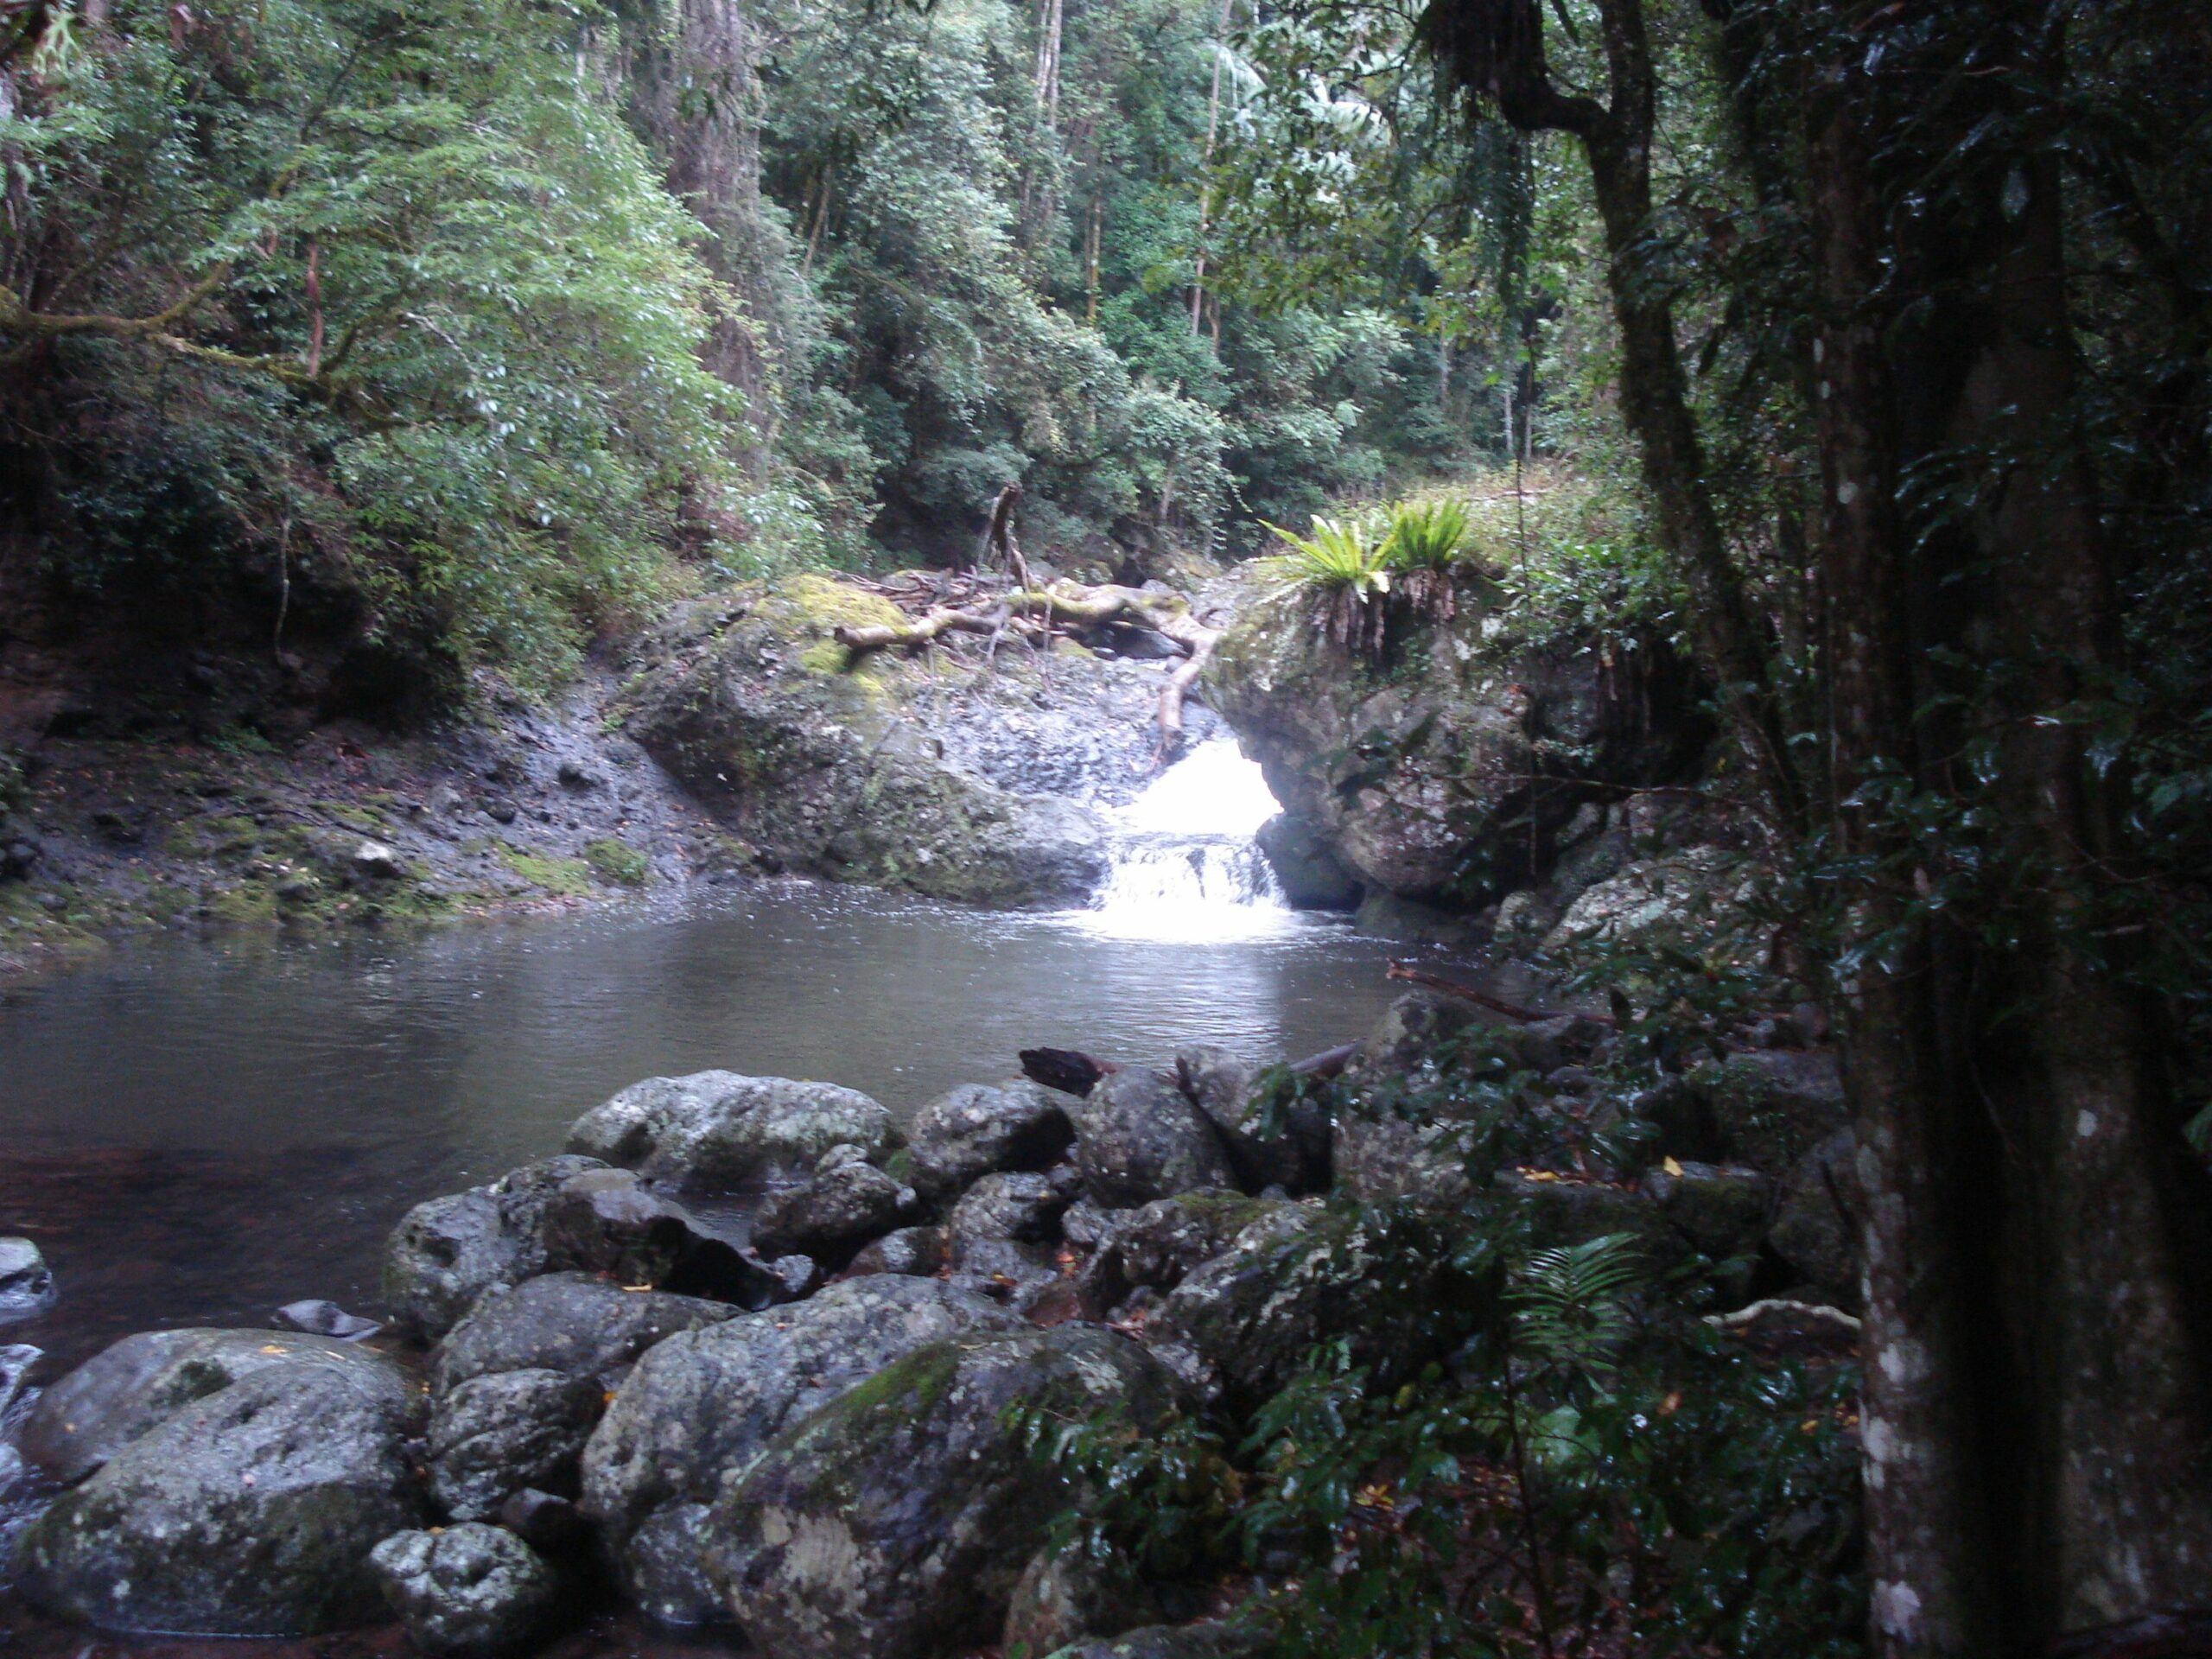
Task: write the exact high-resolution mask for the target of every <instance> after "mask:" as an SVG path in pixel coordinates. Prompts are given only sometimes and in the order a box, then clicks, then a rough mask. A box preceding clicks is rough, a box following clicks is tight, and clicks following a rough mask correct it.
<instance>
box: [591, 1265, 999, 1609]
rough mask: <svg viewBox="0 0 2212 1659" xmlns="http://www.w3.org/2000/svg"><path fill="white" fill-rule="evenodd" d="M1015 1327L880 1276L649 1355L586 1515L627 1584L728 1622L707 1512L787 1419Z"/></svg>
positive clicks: (992, 1311)
mask: <svg viewBox="0 0 2212 1659" xmlns="http://www.w3.org/2000/svg"><path fill="white" fill-rule="evenodd" d="M1014 1324H1015V1320H1014V1317H1013V1316H1012V1315H1011V1314H1009V1313H1006V1312H1005V1311H1004V1310H1003V1309H1001V1308H1000V1307H998V1306H995V1305H994V1304H993V1303H990V1302H988V1301H986V1300H982V1298H980V1297H978V1296H976V1295H974V1294H970V1293H969V1292H968V1291H965V1290H963V1289H960V1288H957V1287H954V1286H951V1285H947V1284H944V1283H941V1282H939V1281H936V1280H933V1279H916V1278H909V1277H904V1276H899V1275H896V1274H875V1275H872V1276H869V1277H867V1278H861V1279H851V1280H847V1281H843V1282H842V1283H840V1284H835V1285H831V1286H829V1287H828V1288H827V1289H825V1290H823V1291H822V1292H821V1293H820V1294H818V1295H817V1296H815V1297H813V1298H811V1299H810V1300H807V1301H804V1302H800V1303H798V1304H795V1305H794V1306H790V1307H784V1308H778V1309H775V1310H773V1311H772V1313H756V1314H753V1315H751V1316H749V1317H747V1318H745V1319H734V1320H732V1321H730V1322H729V1323H728V1324H726V1325H715V1326H712V1327H710V1328H709V1329H704V1330H700V1331H695V1332H689V1333H687V1334H684V1335H682V1336H677V1337H674V1338H671V1339H669V1340H668V1341H666V1342H664V1343H662V1344H660V1345H659V1346H658V1347H657V1348H654V1349H653V1350H652V1351H650V1352H649V1353H647V1354H646V1355H645V1357H644V1358H643V1359H642V1360H640V1361H639V1364H638V1367H637V1369H636V1370H633V1371H632V1372H631V1374H630V1376H629V1378H628V1380H627V1381H626V1382H625V1383H623V1385H622V1386H621V1388H620V1389H619V1390H618V1391H617V1392H616V1394H615V1396H614V1400H613V1403H612V1404H611V1405H609V1406H608V1408H607V1415H606V1418H605V1420H604V1421H601V1424H600V1426H599V1427H598V1429H597V1431H596V1432H595V1433H594V1434H593V1435H592V1437H591V1440H590V1443H589V1445H588V1446H587V1447H586V1448H585V1451H584V1457H583V1509H584V1511H585V1513H586V1514H587V1515H588V1516H590V1517H591V1518H592V1519H593V1520H594V1522H597V1523H598V1525H599V1527H600V1529H601V1533H602V1535H603V1536H604V1537H605V1540H606V1542H607V1548H608V1549H609V1551H610V1552H611V1554H612V1555H613V1560H614V1562H615V1566H616V1570H617V1573H618V1575H619V1576H620V1579H621V1580H622V1583H623V1586H624V1587H625V1589H626V1590H627V1591H628V1592H629V1593H630V1594H631V1596H632V1598H634V1599H636V1601H637V1602H638V1604H639V1605H640V1606H642V1607H644V1608H645V1611H648V1612H649V1613H651V1614H652V1615H653V1616H654V1617H655V1618H660V1619H664V1620H666V1621H668V1622H670V1623H672V1624H702V1623H707V1622H709V1621H711V1620H715V1619H717V1618H724V1617H727V1613H726V1611H725V1609H724V1606H723V1603H722V1599H721V1597H720V1596H719V1595H718V1594H717V1593H716V1592H715V1590H714V1589H713V1588H712V1587H711V1586H709V1584H708V1582H707V1580H706V1579H705V1578H704V1576H703V1575H702V1572H701V1569H700V1550H701V1547H702V1537H703V1535H704V1533H703V1528H704V1522H705V1520H706V1516H707V1512H708V1508H709V1505H710V1504H711V1503H713V1502H714V1499H715V1495H716V1494H717V1493H718V1492H719V1491H721V1487H722V1484H723V1483H724V1481H725V1480H726V1479H727V1478H728V1477H730V1476H732V1475H734V1473H736V1472H737V1471H741V1470H742V1469H743V1468H745V1466H746V1465H747V1464H749V1463H750V1462H751V1461H752V1460H753V1459H754V1458H755V1457H756V1456H758V1455H759V1453H760V1450H761V1448H762V1447H763V1446H766V1444H767V1443H768V1441H769V1440H771V1439H772V1438H773V1437H774V1436H775V1435H776V1434H777V1433H779V1432H780V1431H781V1430H783V1429H784V1428H785V1427H787V1426H789V1425H791V1424H794V1423H797V1422H799V1421H803V1420H804V1419H805V1418H806V1417H807V1416H808V1415H810V1414H812V1413H813V1412H815V1411H816V1410H817V1409H819V1408H821V1407H823V1405H825V1404H827V1403H828V1402H830V1401H832V1400H835V1399H836V1398H837V1397H838V1396H839V1395H842V1393H844V1391H845V1390H847V1389H850V1388H852V1387H854V1386H855V1384H858V1383H864V1382H865V1381H867V1380H868V1377H870V1376H873V1375H874V1373H875V1372H877V1371H878V1370H881V1369H882V1368H883V1367H885V1366H887V1365H888V1364H890V1363H892V1362H893V1361H894V1360H896V1359H898V1358H899V1357H901V1356H903V1355H905V1354H907V1353H909V1352H911V1351H913V1350H914V1349H916V1348H918V1347H921V1346H924V1345H925V1344H931V1343H935V1342H939V1341H942V1340H944V1339H945V1338H952V1337H959V1336H963V1335H965V1334H969V1333H975V1332H991V1331H1001V1330H1007V1329H1011V1328H1012V1327H1013V1326H1014Z"/></svg>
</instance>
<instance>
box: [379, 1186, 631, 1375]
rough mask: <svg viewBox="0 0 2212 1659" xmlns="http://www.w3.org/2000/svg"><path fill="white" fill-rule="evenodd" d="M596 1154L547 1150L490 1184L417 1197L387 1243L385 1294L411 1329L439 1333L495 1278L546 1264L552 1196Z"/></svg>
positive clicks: (506, 1279)
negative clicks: (546, 1223)
mask: <svg viewBox="0 0 2212 1659" xmlns="http://www.w3.org/2000/svg"><path fill="white" fill-rule="evenodd" d="M604 1167H605V1165H603V1164H602V1163H601V1161H600V1160H598V1159H596V1158H580V1157H574V1156H569V1157H560V1158H543V1159H540V1160H538V1161H537V1162H536V1163H531V1164H524V1166H522V1167H521V1168H519V1169H516V1170H511V1171H509V1172H508V1173H506V1174H505V1175H503V1176H501V1177H500V1178H499V1179H498V1180H496V1181H493V1183H491V1184H490V1185H488V1186H476V1187H471V1188H470V1189H469V1190H468V1191H467V1192H455V1193H453V1194H451V1195H449V1196H448V1197H446V1198H432V1199H430V1200H429V1201H428V1202H427V1203H423V1204H418V1205H416V1206H415V1207H414V1208H413V1209H412V1210H410V1211H408V1212H407V1214H406V1215H405V1216H404V1217H402V1219H401V1221H400V1224H399V1225H398V1226H397V1227H395V1228H394V1229H393V1230H392V1233H391V1240H390V1242H389V1243H387V1244H386V1246H385V1262H384V1297H385V1304H386V1305H387V1306H389V1307H390V1308H391V1313H392V1317H393V1319H395V1320H396V1321H397V1323H398V1324H399V1325H400V1326H401V1327H402V1328H403V1329H404V1330H406V1331H407V1332H410V1334H411V1335H414V1336H416V1337H420V1338H424V1339H426V1340H430V1341H435V1339H436V1338H439V1337H442V1336H443V1335H444V1334H445V1333H446V1332H448V1331H449V1330H451V1329H452V1328H453V1325H454V1321H455V1320H457V1319H460V1318H461V1315H462V1314H464V1313H467V1312H468V1310H469V1309H470V1307H472V1306H474V1304H475V1301H476V1299H477V1298H478V1297H479V1296H481V1295H482V1294H484V1293H485V1292H486V1290H489V1289H490V1288H491V1287H493V1285H517V1284H520V1283H521V1282H522V1281H524V1280H525V1279H527V1278H529V1277H530V1276H531V1274H537V1273H543V1271H544V1270H545V1266H546V1261H545V1241H544V1236H543V1225H544V1220H545V1203H546V1200H547V1199H548V1198H550V1197H551V1196H552V1194H553V1193H554V1192H556V1191H557V1190H558V1189H559V1187H560V1185H561V1184H562V1183H563V1181H565V1180H567V1179H569V1177H570V1176H572V1175H576V1174H579V1173H582V1172H583V1171H585V1170H589V1169H601V1168H604Z"/></svg>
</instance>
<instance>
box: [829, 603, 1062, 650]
mask: <svg viewBox="0 0 2212 1659" xmlns="http://www.w3.org/2000/svg"><path fill="white" fill-rule="evenodd" d="M1009 626H1016V625H1015V624H1014V619H1013V617H1012V616H1011V615H1010V614H1009V613H1008V612H1007V607H1004V606H1002V605H1001V606H996V607H993V608H992V609H990V610H988V611H963V610H957V609H955V608H954V607H951V606H949V605H941V606H938V607H937V608H936V609H935V610H932V611H930V612H928V613H925V614H924V615H922V616H919V617H917V618H916V619H915V620H913V621H912V622H906V623H891V622H878V623H871V624H868V626H855V625H854V624H852V623H849V622H840V623H839V624H838V625H837V626H836V627H834V628H832V629H831V630H830V631H829V632H830V637H831V638H832V639H836V642H837V643H838V644H839V645H842V646H843V647H844V648H845V649H846V650H847V651H850V652H869V651H885V650H888V649H890V648H891V647H892V646H894V645H927V644H929V642H930V641H931V640H932V639H936V638H937V637H938V635H939V634H941V633H984V634H989V633H997V632H1000V631H1001V630H1002V629H1004V628H1007V627H1009ZM1020 632H1023V633H1025V634H1028V633H1033V632H1035V629H1034V628H1033V627H1031V626H1021V627H1020Z"/></svg>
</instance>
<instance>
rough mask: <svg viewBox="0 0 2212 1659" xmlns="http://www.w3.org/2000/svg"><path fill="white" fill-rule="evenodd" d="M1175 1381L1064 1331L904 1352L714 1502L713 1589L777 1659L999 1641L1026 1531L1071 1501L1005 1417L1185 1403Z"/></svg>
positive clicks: (1141, 1420) (1137, 1421) (904, 1656)
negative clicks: (1012, 1543) (1013, 1544)
mask: <svg viewBox="0 0 2212 1659" xmlns="http://www.w3.org/2000/svg"><path fill="white" fill-rule="evenodd" d="M1178 1392H1179V1391H1178V1389H1176V1387H1175V1384H1174V1381H1173V1377H1172V1376H1169V1374H1168V1373H1167V1372H1166V1370H1164V1369H1163V1368H1162V1367H1161V1366H1160V1363H1158V1362H1157V1361H1156V1360H1154V1358H1153V1357H1151V1356H1150V1355H1149V1354H1147V1352H1146V1351H1144V1350H1143V1349H1142V1348H1141V1347H1140V1346H1139V1345H1138V1344H1136V1343H1135V1342H1133V1341H1131V1340H1129V1339H1128V1338H1124V1337H1122V1336H1120V1335H1118V1334H1116V1332H1109V1331H1106V1330H1103V1329H1101V1328H1099V1327H1097V1326H1093V1325H1059V1326H1057V1327H1055V1328H1053V1329H1052V1330H1048V1331H1025V1332H1008V1333H1006V1334H1002V1335H998V1336H988V1337H982V1338H975V1337H970V1338H965V1339H962V1340H957V1341H951V1342H941V1343H938V1344H932V1345H931V1346H930V1347H927V1348H923V1349H920V1350H918V1351H915V1352H913V1353H912V1354H909V1355H908V1356H907V1357H906V1358H905V1359H902V1360H900V1361H899V1362H898V1363H896V1364H894V1365H893V1366H891V1367H890V1368H889V1369H888V1370H885V1371H882V1372H880V1373H879V1374H878V1375H877V1376H875V1378H874V1380H873V1381H872V1382H871V1383H869V1384H868V1386H866V1387H865V1388H861V1389H854V1390H853V1391H851V1392H850V1393H849V1394H847V1395H844V1396H843V1397H842V1399H840V1400H838V1401H836V1402H834V1403H832V1404H830V1405H829V1406H827V1407H825V1408H823V1409H822V1410H821V1411H818V1412H817V1413H816V1414H814V1415H813V1416H812V1417H810V1418H809V1419H808V1420H807V1421H805V1422H804V1423H802V1424H800V1425H798V1427H795V1428H791V1429H787V1430H785V1432H784V1433H782V1434H780V1435H779V1436H778V1437H777V1438H776V1440H773V1441H772V1442H771V1443H770V1444H769V1445H768V1446H766V1448H765V1449H764V1450H763V1452H761V1454H760V1458H759V1459H757V1460H756V1461H755V1462H754V1463H753V1465H751V1467H750V1468H749V1469H747V1471H745V1472H744V1473H743V1474H742V1475H741V1476H740V1477H738V1478H736V1479H734V1480H733V1481H732V1482H730V1483H729V1484H728V1485H727V1486H726V1487H725V1488H724V1489H723V1491H722V1493H721V1497H720V1498H719V1499H718V1500H717V1501H716V1502H715V1505H714V1508H713V1510H712V1512H711V1514H710V1515H709V1517H708V1520H707V1524H706V1536H707V1548H706V1562H707V1572H708V1576H709V1580H711V1581H712V1582H713V1583H714V1584H715V1586H716V1587H717V1588H718V1589H719V1590H720V1591H721V1593H722V1594H723V1595H724V1597H725V1598H726V1599H727V1600H728V1606H729V1609H730V1611H731V1613H732V1614H733V1615H734V1618H736V1621H737V1623H738V1624H740V1625H741V1627H742V1628H743V1629H744V1630H745V1633H746V1635H747V1637H748V1638H749V1639H750V1640H751V1641H752V1643H753V1646H754V1647H755V1648H756V1649H758V1650H759V1651H760V1653H762V1654H763V1655H764V1656H766V1659H818V1656H821V1655H824V1654H846V1653H849V1654H867V1655H868V1656H870V1659H931V1656H934V1655H938V1654H940V1653H944V1652H946V1651H950V1650H957V1649H960V1648H962V1647H964V1646H967V1645H970V1644H981V1643H986V1642H988V1641H990V1640H992V1639H993V1638H994V1637H996V1636H997V1635H998V1634H999V1633H1000V1632H1001V1630H1002V1628H1003V1625H1004V1621H1005V1618H1006V1613H1007V1604H1008V1602H1009V1600H1010V1599H1011V1597H1012V1594H1013V1591H1014V1581H1015V1580H1016V1578H1017V1577H1018V1576H1019V1574H1020V1572H1021V1569H1022V1567H1023V1565H1024V1560H1023V1558H1022V1557H1021V1556H1020V1554H1017V1553H1014V1552H1009V1551H1008V1550H1007V1548H1006V1541H1007V1539H1009V1538H1020V1537H1022V1536H1024V1535H1031V1534H1033V1531H1034V1529H1036V1528H1038V1527H1040V1526H1042V1525H1043V1524H1044V1523H1045V1522H1046V1520H1048V1519H1049V1518H1050V1517H1051V1516H1052V1515H1053V1514H1055V1513H1056V1512H1057V1511H1058V1510H1059V1509H1060V1508H1061V1507H1062V1506H1063V1505H1064V1504H1065V1503H1066V1501H1067V1499H1066V1491H1065V1485H1064V1484H1063V1482H1062V1480H1061V1478H1059V1477H1058V1475H1057V1474H1056V1473H1055V1472H1054V1471H1052V1470H1051V1469H1050V1468H1049V1467H1047V1466H1046V1465H1043V1464H1041V1463H1039V1461H1038V1459H1036V1458H1035V1456H1034V1455H1033V1453H1032V1452H1031V1451H1030V1449H1029V1447H1028V1446H1027V1444H1026V1442H1025V1440H1024V1439H1023V1437H1022V1436H1021V1434H1020V1433H1019V1431H1018V1430H1017V1429H1016V1428H1015V1427H1014V1426H1013V1425H1011V1424H1010V1423H1009V1422H1008V1421H1007V1418H1008V1413H1009V1408H1012V1407H1015V1406H1021V1407H1024V1408H1028V1409H1031V1410H1035V1411H1042V1412H1046V1413H1052V1414H1065V1415H1067V1416H1070V1417H1087V1416H1090V1415H1092V1414H1096V1413H1099V1412H1102V1411H1106V1410H1109V1409H1110V1410H1119V1411H1122V1412H1124V1413H1126V1414H1127V1415H1128V1419H1129V1421H1131V1422H1132V1423H1133V1424H1134V1425H1135V1427H1136V1428H1137V1430H1138V1432H1140V1433H1142V1432H1144V1431H1145V1430H1147V1429H1148V1428H1153V1427H1157V1426H1158V1425H1159V1424H1160V1423H1161V1422H1162V1421H1165V1420H1166V1417H1167V1416H1168V1415H1169V1414H1170V1413H1171V1412H1172V1411H1173V1408H1174V1406H1175V1403H1176V1398H1177V1395H1178Z"/></svg>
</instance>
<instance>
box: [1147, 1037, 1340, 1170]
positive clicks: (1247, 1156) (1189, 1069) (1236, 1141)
mask: <svg viewBox="0 0 2212 1659" xmlns="http://www.w3.org/2000/svg"><path fill="white" fill-rule="evenodd" d="M1175 1076H1176V1080H1177V1081H1178V1082H1179V1084H1181V1085H1182V1089H1183V1092H1184V1094H1185V1095H1186V1096H1189V1098H1190V1101H1191V1103H1192V1105H1194V1106H1196V1107H1197V1108H1198V1110H1199V1111H1200V1112H1201V1113H1203V1114H1204V1115H1205V1119H1206V1121H1207V1122H1209V1123H1211V1124H1212V1125H1213V1127H1214V1130H1215V1132H1216V1133H1217V1134H1218V1135H1220V1136H1221V1141H1222V1145H1223V1147H1224V1148H1225V1149H1226V1150H1227V1152H1228V1154H1229V1161H1230V1164H1231V1165H1232V1166H1234V1167H1235V1169H1236V1178H1237V1180H1238V1182H1239V1183H1240V1184H1241V1185H1243V1186H1244V1188H1245V1189H1246V1190H1247V1191H1249V1192H1257V1191H1259V1190H1260V1189H1261V1188H1262V1187H1268V1186H1280V1187H1282V1188H1285V1189H1286V1190H1287V1191H1289V1192H1319V1191H1320V1190H1321V1189H1323V1188H1325V1187H1326V1186H1327V1185H1329V1114H1328V1112H1327V1110H1326V1109H1325V1108H1324V1107H1322V1106H1321V1105H1319V1103H1316V1102H1313V1101H1306V1100H1300V1101H1294V1102H1292V1103H1290V1104H1289V1106H1288V1107H1287V1109H1285V1110H1284V1111H1283V1113H1282V1114H1281V1121H1279V1122H1269V1121H1268V1111H1267V1100H1266V1097H1265V1096H1264V1095H1263V1094H1262V1092H1261V1091H1260V1090H1259V1089H1258V1088H1257V1087H1256V1086H1255V1085H1256V1084H1257V1081H1258V1078H1259V1068H1258V1067H1257V1066H1255V1065H1253V1064H1252V1063H1251V1062H1250V1061H1249V1060H1246V1059H1243V1058H1240V1057H1238V1056H1237V1055H1235V1054H1232V1053H1231V1052H1230V1051H1229V1050H1227V1049H1225V1048H1217V1047H1216V1046H1213V1045H1211V1044H1197V1045H1194V1046H1192V1047H1189V1048H1185V1049H1182V1050H1179V1052H1177V1053H1176V1056H1175Z"/></svg>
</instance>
